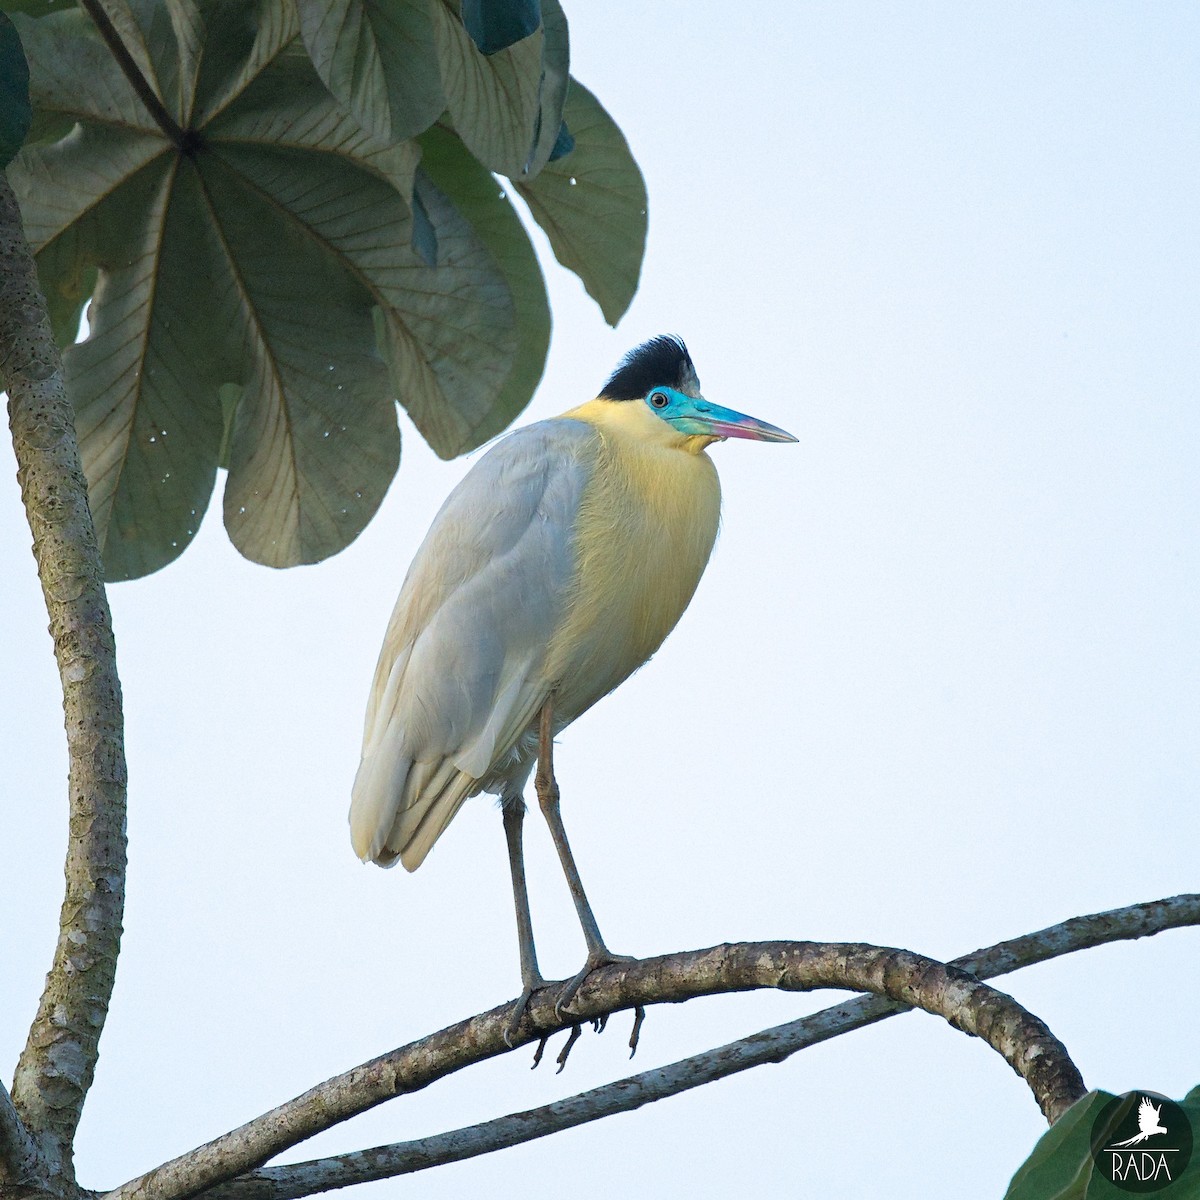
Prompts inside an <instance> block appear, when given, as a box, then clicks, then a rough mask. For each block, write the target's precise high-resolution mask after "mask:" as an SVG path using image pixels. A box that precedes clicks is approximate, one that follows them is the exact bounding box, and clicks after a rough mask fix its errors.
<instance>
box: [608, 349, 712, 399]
mask: <svg viewBox="0 0 1200 1200" xmlns="http://www.w3.org/2000/svg"><path fill="white" fill-rule="evenodd" d="M656 387H671V388H675V389H676V390H677V391H680V392H686V393H687V394H688V395H697V396H698V395H699V394H700V380H699V379H698V378H697V377H696V368H695V367H694V366H693V365H692V356H691V355H690V354H689V353H688V348H687V347H686V346H685V345H684V344H683V338H681V337H676V336H675V335H674V334H673V333H664V334H660V335H659V336H658V337H656V338H651V339H650V340H649V341H648V342H643V343H642V344H641V345H640V346H636V347H634V349H632V350H630V352H629V353H628V354H627V355H625V357H624V358H623V359H621V361H620V362H619V363H618V364H617V369H616V370H615V371H614V372H613V373H612V374H611V375H610V376H609V377H608V382H607V383H605V385H604V386H603V387H602V388H601V389H600V395H601V396H602V397H603V398H604V399H605V400H644V399H645V398H646V396H647V395H648V394H649V393H650V391H651V389H653V388H656Z"/></svg>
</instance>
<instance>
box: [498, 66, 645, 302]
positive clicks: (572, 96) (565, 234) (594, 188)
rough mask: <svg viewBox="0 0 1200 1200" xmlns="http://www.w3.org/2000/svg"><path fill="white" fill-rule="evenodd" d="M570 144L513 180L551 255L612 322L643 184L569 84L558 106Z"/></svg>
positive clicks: (632, 270)
mask: <svg viewBox="0 0 1200 1200" xmlns="http://www.w3.org/2000/svg"><path fill="white" fill-rule="evenodd" d="M563 116H564V118H565V121H566V126H567V128H568V129H569V130H570V133H571V136H572V137H573V138H574V147H573V148H572V149H571V150H570V151H569V152H568V153H566V154H563V155H562V156H561V157H558V158H555V159H554V160H553V161H552V162H550V163H549V164H548V165H547V166H546V167H545V169H544V170H543V171H542V172H541V174H540V175H538V177H537V178H536V179H531V180H528V181H525V180H517V181H516V183H517V188H518V190H519V191H520V193H521V195H522V196H523V197H524V199H525V201H526V203H527V204H528V205H529V210H530V212H531V213H533V218H534V220H535V221H537V223H538V224H539V225H540V226H541V227H542V228H543V229H544V230H545V231H546V234H547V236H548V237H549V238H550V245H551V246H552V247H553V248H554V254H555V256H556V257H557V259H558V261H559V262H560V263H562V265H563V266H564V267H567V268H569V269H570V270H572V271H574V272H575V274H576V275H578V276H579V278H580V279H582V280H583V285H584V287H585V288H587V291H588V295H590V296H591V297H592V299H594V300H595V301H596V303H597V304H599V305H600V309H601V311H602V312H603V313H604V316H605V319H606V320H607V321H608V323H609V324H610V325H615V324H616V323H617V322H618V321H619V320H620V319H621V317H622V316H624V315H625V311H626V309H628V307H629V303H630V301H631V300H632V299H633V294H634V292H636V291H637V285H638V277H639V275H640V273H641V269H642V257H643V254H644V253H645V246H646V184H645V182H644V181H643V179H642V173H641V171H639V170H638V165H637V163H636V162H634V159H633V155H632V154H631V153H630V152H629V146H628V144H627V143H626V141H625V138H624V136H623V135H622V133H621V131H620V129H618V128H617V126H616V124H615V123H614V122H613V119H612V118H611V117H610V116H609V115H608V113H606V112H605V111H604V109H603V107H602V106H601V104H600V102H599V101H598V100H597V99H596V97H595V96H593V95H592V93H591V92H589V91H588V90H587V88H585V87H584V86H583V85H582V84H581V83H580V82H579V81H578V80H576V79H572V80H571V84H570V88H569V90H568V92H567V101H566V105H565V106H564V109H563Z"/></svg>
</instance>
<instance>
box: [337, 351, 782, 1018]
mask: <svg viewBox="0 0 1200 1200" xmlns="http://www.w3.org/2000/svg"><path fill="white" fill-rule="evenodd" d="M730 437H737V438H753V439H756V440H758V441H764V442H794V441H795V440H796V439H795V438H794V437H792V436H791V434H789V433H785V432H784V431H783V430H782V429H776V428H775V426H774V425H768V424H766V423H765V422H764V421H759V420H756V419H755V418H754V417H748V416H746V415H744V414H743V413H739V412H734V411H733V410H732V409H728V408H721V407H719V406H718V405H716V404H711V403H710V402H709V401H707V400H705V399H704V397H703V396H702V395H701V394H700V382H699V380H698V379H697V377H696V371H695V368H694V367H693V365H692V360H691V357H690V355H689V354H688V351H687V347H686V346H685V345H684V344H683V342H682V341H681V340H680V339H679V338H677V337H669V336H662V337H656V338H653V339H652V340H650V341H648V342H646V343H645V344H644V345H641V346H638V347H637V348H636V349H635V350H632V351H631V352H630V353H629V354H627V355H626V356H625V358H624V359H622V360H621V363H620V364H619V365H618V367H617V369H616V370H615V371H614V372H613V374H612V376H611V377H610V378H609V380H608V382H607V383H605V385H604V387H603V388H601V390H600V394H599V396H597V398H596V399H594V400H589V401H588V402H587V403H586V404H582V405H580V406H579V407H578V408H573V409H571V410H570V411H569V412H566V413H563V415H562V416H560V417H554V418H552V419H550V420H547V421H539V422H537V423H536V424H534V425H529V426H527V427H525V428H524V429H519V430H517V431H516V432H514V433H510V434H508V435H507V436H505V437H503V438H501V439H500V440H499V441H498V442H497V443H496V444H495V445H494V446H493V447H492V448H491V449H490V450H489V451H488V452H487V453H486V454H485V455H484V456H483V457H482V458H481V459H480V460H479V462H477V463H476V464H475V466H474V467H472V469H471V470H470V472H469V473H468V474H467V476H466V477H465V478H464V479H463V480H462V482H461V483H460V484H459V485H458V486H457V487H456V488H455V489H454V491H453V492H451V493H450V496H449V498H448V499H447V500H446V502H445V504H443V505H442V508H441V511H440V512H439V513H438V515H437V516H436V517H435V518H434V521H433V524H432V526H431V527H430V529H429V532H428V533H427V534H426V535H425V541H424V542H423V544H422V545H421V548H420V549H419V550H418V551H417V555H416V558H415V559H414V560H413V563H412V566H411V567H410V568H409V571H408V575H407V577H406V578H405V580H404V586H403V587H402V588H401V591H400V598H399V599H398V600H397V601H396V607H395V610H394V611H393V613H392V618H391V622H390V623H389V625H388V629H387V634H386V636H385V638H384V643H383V650H382V652H381V653H380V656H379V665H378V667H377V668H376V671H375V681H374V683H373V685H372V687H371V694H370V698H369V701H368V704H367V717H366V728H365V732H364V737H363V753H362V762H361V763H360V765H359V768H358V775H357V776H356V778H355V780H354V791H353V800H352V802H351V806H350V831H351V838H352V840H353V843H354V849H355V851H356V852H357V853H358V856H359V857H360V858H361V859H363V860H364V861H370V862H375V863H379V864H380V865H381V866H391V865H392V864H393V863H395V861H396V860H397V859H399V860H400V862H402V863H403V864H404V866H405V867H406V868H407V869H408V870H410V871H415V870H416V869H417V867H419V866H420V865H421V863H422V862H423V861H424V860H425V856H426V855H427V854H428V853H429V851H430V849H431V848H432V847H433V844H434V842H436V841H437V839H438V838H439V837H440V836H441V834H442V832H443V831H444V830H445V828H446V826H447V825H448V824H449V823H450V821H451V820H452V819H453V817H454V814H455V813H457V812H458V810H459V808H460V807H461V806H462V804H463V801H464V800H466V799H468V797H471V796H474V795H477V794H478V793H480V792H491V793H494V794H495V795H497V796H499V798H500V806H501V811H502V814H503V822H504V833H505V838H506V840H507V843H508V861H509V867H510V870H511V873H512V886H513V898H514V902H515V905H516V915H517V936H518V940H519V945H520V956H521V983H522V992H521V997H520V999H519V1000H518V1001H517V1005H516V1008H515V1010H514V1013H513V1017H512V1020H511V1023H510V1025H509V1031H510V1033H511V1031H513V1030H515V1028H516V1026H517V1024H518V1023H519V1021H520V1018H521V1016H522V1014H523V1012H524V1009H525V1006H526V1004H527V1003H528V1000H529V997H530V995H531V994H532V993H533V992H534V991H535V990H536V989H537V988H539V987H541V986H542V985H543V983H544V981H543V979H542V976H541V973H540V972H539V970H538V964H537V955H536V953H535V950H534V944H533V928H532V924H531V922H530V916H529V899H528V895H527V893H526V888H525V868H524V862H523V857H522V850H521V824H522V821H523V819H524V814H525V804H524V801H523V799H522V795H521V793H522V790H523V788H524V785H525V783H526V781H527V780H528V778H529V775H530V772H531V771H532V769H533V766H534V763H535V762H537V764H538V773H537V779H536V790H537V796H538V802H539V804H540V807H541V810H542V813H543V815H544V816H545V818H546V823H547V824H548V825H549V827H550V834H551V837H552V838H553V839H554V845H555V848H556V849H557V851H558V857H559V859H560V861H561V863H562V868H563V871H564V873H565V874H566V877H567V884H568V886H569V887H570V891H571V896H572V898H573V899H574V901H575V909H576V912H577V913H578V916H579V922H580V924H581V925H582V926H583V936H584V939H585V941H586V942H587V961H586V962H585V964H584V966H583V969H582V970H581V971H580V972H579V974H578V975H576V976H575V978H574V979H572V980H571V981H570V982H569V983H568V984H567V985H566V987H565V988H564V989H563V991H562V993H561V995H560V997H559V1000H558V1006H559V1009H560V1011H561V1010H562V1009H563V1008H565V1007H566V1006H567V1005H568V1004H569V1003H570V1001H571V999H572V998H573V997H574V995H575V992H576V991H577V989H578V987H579V985H580V984H581V983H582V981H583V980H584V978H585V977H586V976H587V974H588V973H589V972H590V971H593V970H595V969H596V968H597V967H599V966H602V965H605V964H607V963H611V962H617V961H620V959H619V958H618V956H616V955H614V954H612V953H611V952H610V951H609V949H608V947H607V946H606V945H605V944H604V940H603V938H601V936H600V930H599V928H598V927H597V925H596V919H595V917H594V916H593V915H592V910H591V906H590V905H589V904H588V900H587V896H586V894H585V893H584V890H583V883H582V882H581V881H580V878H579V872H578V870H577V869H576V867H575V860H574V858H573V857H572V854H571V848H570V846H569V845H568V843H567V835H566V832H565V831H564V829H563V824H562V819H561V817H560V815H559V793H558V787H557V784H556V783H555V780H554V771H553V765H552V760H551V754H552V745H553V740H554V737H555V735H556V734H558V733H559V732H560V731H561V730H562V729H563V728H564V727H566V726H567V725H569V724H570V723H571V722H572V721H574V720H575V718H576V717H578V716H579V715H580V714H581V713H584V712H586V711H587V710H588V709H589V708H591V706H592V705H593V704H595V703H596V701H597V700H599V699H600V698H601V697H603V696H606V695H608V693H609V692H611V691H612V690H613V689H614V688H615V687H617V685H618V684H620V683H622V682H623V681H624V680H626V679H627V678H628V677H629V676H630V675H632V674H633V672H634V671H636V670H637V669H638V668H639V667H640V666H641V665H642V664H643V663H644V662H646V660H647V659H649V658H650V656H651V655H652V654H653V653H654V652H655V651H656V650H657V649H658V648H659V646H661V645H662V642H663V639H664V638H665V637H666V636H667V634H668V633H670V632H671V630H672V629H674V627H675V624H676V622H677V621H678V620H679V618H680V616H681V615H682V614H683V610H684V609H685V608H686V607H687V605H688V602H689V601H690V600H691V598H692V593H693V592H694V591H695V590H696V585H697V584H698V583H699V581H700V576H701V574H702V573H703V571H704V567H705V565H706V564H707V562H708V558H709V555H710V553H711V552H712V548H713V543H714V541H715V540H716V536H717V525H718V521H719V518H720V507H721V489H720V485H719V483H718V482H717V472H716V469H715V468H714V466H713V464H712V460H711V459H710V458H709V457H708V455H707V453H705V451H706V448H707V447H708V446H709V445H711V444H712V443H713V442H719V441H723V440H724V439H725V438H730Z"/></svg>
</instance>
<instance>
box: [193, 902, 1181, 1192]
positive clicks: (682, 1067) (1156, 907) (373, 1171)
mask: <svg viewBox="0 0 1200 1200" xmlns="http://www.w3.org/2000/svg"><path fill="white" fill-rule="evenodd" d="M1196 924H1200V895H1194V894H1193V895H1183V896H1172V897H1169V898H1168V899H1165V900H1155V901H1151V902H1149V903H1146V904H1135V905H1131V906H1130V907H1128V908H1119V909H1112V910H1110V911H1108V912H1101V913H1093V914H1091V915H1089V916H1085V917H1073V918H1071V919H1070V920H1069V921H1063V922H1062V923H1061V924H1059V925H1052V926H1050V927H1049V928H1047V929H1042V930H1039V931H1038V932H1036V933H1030V934H1025V935H1024V936H1022V937H1018V938H1012V939H1011V940H1009V941H1004V942H1000V943H998V944H997V945H995V946H989V947H987V948H986V949H983V950H976V951H975V952H974V953H973V954H967V955H964V956H963V957H961V958H957V959H955V960H954V964H953V965H955V966H958V967H961V968H962V969H964V970H969V971H971V972H972V973H973V974H976V975H979V976H981V977H984V978H989V977H991V976H994V975H1003V974H1006V973H1007V972H1009V971H1014V970H1017V969H1019V968H1020V967H1026V966H1032V965H1033V964H1035V963H1039V962H1046V961H1048V960H1050V959H1052V958H1057V957H1059V956H1060V955H1064V954H1070V953H1072V952H1073V951H1076V950H1085V949H1089V948H1091V947H1094V946H1099V945H1103V944H1105V943H1107V942H1115V941H1122V940H1128V939H1132V938H1140V937H1148V936H1151V935H1153V934H1156V933H1161V932H1163V931H1164V930H1167V929H1177V928H1182V927H1185V926H1188V925H1196ZM908 1011H910V1010H909V1007H908V1006H907V1005H904V1004H900V1003H898V1002H897V1001H894V1000H888V999H884V998H882V997H879V996H859V997H857V998H855V999H854V1000H848V1001H846V1002H845V1003H843V1004H837V1005H834V1006H832V1007H830V1008H826V1009H823V1010H822V1011H821V1012H818V1013H813V1014H812V1015H811V1016H807V1017H801V1018H800V1019H799V1020H796V1021H789V1022H787V1023H786V1024H783V1025H777V1026H775V1027H774V1028H772V1029H764V1030H763V1031H762V1032H761V1033H756V1034H752V1035H751V1036H750V1037H747V1038H743V1039H741V1040H740V1041H737V1042H733V1043H730V1044H729V1045H726V1046H719V1047H717V1048H716V1049H713V1050H708V1051H705V1052H704V1053H703V1054H696V1055H692V1056H691V1057H690V1058H685V1059H682V1060H681V1061H679V1062H675V1063H671V1064H669V1065H667V1066H664V1067H659V1068H656V1069H655V1070H653V1071H643V1072H642V1073H640V1074H638V1075H633V1076H630V1077H629V1078H626V1079H619V1080H617V1081H615V1082H614V1083H609V1084H605V1085H604V1086H603V1087H598V1088H593V1089H591V1090H590V1091H586V1092H581V1093H579V1094H578V1095H576V1096H571V1097H569V1098H567V1099H565V1100H557V1101H555V1102H554V1103H552V1104H546V1105H543V1106H541V1107H540V1108H534V1109H529V1110H527V1111H525V1112H519V1113H510V1114H509V1115H508V1116H504V1117H497V1118H495V1119H493V1120H490V1121H483V1122H481V1123H479V1124H477V1125H470V1126H467V1127H466V1128H463V1129H455V1130H451V1131H448V1132H446V1133H439V1134H435V1135H434V1136H432V1137H427V1138H419V1139H417V1140H415V1141H408V1142H395V1143H393V1144H391V1145H387V1146H376V1147H373V1148H371V1149H368V1150H358V1151H354V1152H353V1153H350V1154H339V1155H335V1156H333V1157H330V1158H318V1159H311V1160H309V1161H308V1162H302V1163H292V1164H289V1165H287V1166H281V1167H264V1168H262V1169H261V1170H258V1171H253V1172H250V1173H248V1174H246V1175H242V1176H240V1177H238V1178H236V1179H233V1180H231V1181H230V1182H228V1183H226V1184H223V1185H221V1186H219V1187H216V1188H214V1189H212V1190H211V1191H210V1192H208V1193H207V1194H206V1200H300V1198H301V1197H304V1196H311V1195H314V1194H316V1193H317V1192H324V1191H330V1190H332V1189H334V1188H342V1187H349V1186H351V1185H353V1184H357V1183H369V1182H371V1181H373V1180H378V1179H388V1178H390V1177H392V1176H395V1175H408V1174H412V1173H413V1172H415V1171H423V1170H426V1169H427V1168H429V1167H438V1166H442V1165H443V1164H445V1163H451V1162H459V1161H461V1160H462V1159H466V1158H474V1157H476V1156H478V1155H480V1154H488V1153H491V1152H492V1151H494V1150H501V1149H505V1148H506V1147H508V1146H517V1145H520V1144H522V1143H524V1142H530V1141H534V1140H535V1139H537V1138H541V1137H546V1136H548V1135H550V1134H552V1133H558V1132H560V1131H561V1130H564V1129H572V1128H574V1127H575V1126H576V1125H583V1124H587V1123H588V1122H590V1121H598V1120H600V1118H602V1117H608V1116H612V1115H614V1114H616V1113H619V1112H629V1111H631V1110H633V1109H636V1108H641V1107H642V1105H644V1104H650V1103H653V1102H654V1101H655V1100H663V1099H666V1098H667V1097H668V1096H674V1095H677V1094H679V1093H681V1092H686V1091H689V1090H691V1089H692V1088H697V1087H701V1086H702V1085H704V1084H706V1083H712V1082H714V1081H716V1080H718V1079H724V1078H725V1077H726V1076H728V1075H735V1074H737V1073H738V1072H740V1071H746V1070H749V1069H750V1068H751V1067H758V1066H763V1065H764V1064H766V1063H777V1062H783V1061H784V1059H786V1058H788V1057H790V1056H791V1055H792V1054H795V1053H796V1052H797V1051H799V1050H803V1049H804V1048H805V1047H807V1046H813V1045H816V1044H817V1043H818V1042H823V1041H827V1040H828V1039H830V1038H833V1037H837V1036H838V1035H839V1034H842V1033H848V1032H850V1031H851V1030H854V1029H861V1028H862V1027H863V1026H865V1025H870V1024H873V1023H874V1022H876V1021H880V1020H882V1019H883V1018H885V1017H889V1016H892V1015H893V1014H895V1013H900V1012H908Z"/></svg>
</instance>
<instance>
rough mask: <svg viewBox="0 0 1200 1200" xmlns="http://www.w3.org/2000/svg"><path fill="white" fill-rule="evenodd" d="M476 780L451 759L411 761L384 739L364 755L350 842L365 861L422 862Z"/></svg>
mask: <svg viewBox="0 0 1200 1200" xmlns="http://www.w3.org/2000/svg"><path fill="white" fill-rule="evenodd" d="M477 786H478V781H477V780H475V779H473V778H472V777H471V776H470V775H467V774H464V773H463V772H462V771H460V770H459V769H458V768H457V767H456V766H455V765H454V763H453V762H451V761H450V760H449V759H443V760H441V761H440V762H437V763H414V762H413V761H412V760H411V759H409V758H408V757H407V756H406V755H404V754H403V753H402V752H400V751H399V750H398V749H395V748H391V749H389V747H388V744H387V742H386V741H385V742H384V743H383V745H382V747H381V748H380V749H379V750H377V751H376V752H375V753H374V754H368V755H365V756H364V757H363V760H362V763H361V764H360V766H359V768H358V774H357V775H356V776H355V778H354V789H353V793H352V797H351V801H350V838H351V841H352V842H353V844H354V851H355V853H356V854H357V855H358V857H359V858H361V859H362V860H363V861H364V862H375V863H378V864H379V865H380V866H382V867H390V866H393V865H394V864H395V862H396V859H397V858H399V859H400V861H401V862H402V863H403V864H404V867H405V869H406V870H409V871H415V870H416V869H417V868H418V867H419V866H420V865H421V863H423V862H424V861H425V857H426V855H428V853H429V851H430V850H431V849H432V848H433V843H434V842H436V841H437V839H438V838H439V837H441V835H442V833H443V832H444V831H445V828H446V826H447V825H449V824H450V822H451V821H452V820H453V819H454V816H455V814H456V813H457V812H458V810H459V809H460V808H461V807H462V805H463V801H464V800H466V798H467V797H468V796H469V795H470V794H471V793H472V791H474V790H476V789H477Z"/></svg>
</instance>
